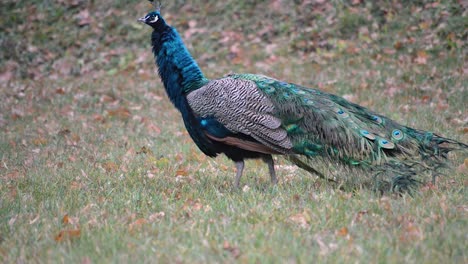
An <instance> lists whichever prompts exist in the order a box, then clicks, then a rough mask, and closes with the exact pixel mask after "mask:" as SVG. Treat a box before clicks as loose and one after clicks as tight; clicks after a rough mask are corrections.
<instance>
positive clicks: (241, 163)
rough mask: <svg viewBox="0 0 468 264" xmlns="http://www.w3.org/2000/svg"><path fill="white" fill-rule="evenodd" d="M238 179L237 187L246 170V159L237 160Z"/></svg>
mask: <svg viewBox="0 0 468 264" xmlns="http://www.w3.org/2000/svg"><path fill="white" fill-rule="evenodd" d="M235 163H236V170H237V172H236V181H235V183H234V184H235V186H236V188H239V182H240V178H241V177H242V172H243V171H244V161H243V160H241V161H236V162H235Z"/></svg>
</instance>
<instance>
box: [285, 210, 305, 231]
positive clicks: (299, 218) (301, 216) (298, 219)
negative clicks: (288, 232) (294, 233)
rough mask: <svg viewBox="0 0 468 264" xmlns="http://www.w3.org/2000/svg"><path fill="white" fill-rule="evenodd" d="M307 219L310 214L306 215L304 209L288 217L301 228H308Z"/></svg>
mask: <svg viewBox="0 0 468 264" xmlns="http://www.w3.org/2000/svg"><path fill="white" fill-rule="evenodd" d="M308 219H309V220H310V216H309V215H308V213H307V212H306V211H304V212H302V213H298V214H295V215H292V216H290V217H289V220H290V221H292V222H293V223H295V224H297V225H299V226H300V227H302V228H308V227H309V226H310V225H309V220H308Z"/></svg>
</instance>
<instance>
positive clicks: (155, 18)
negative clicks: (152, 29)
mask: <svg viewBox="0 0 468 264" xmlns="http://www.w3.org/2000/svg"><path fill="white" fill-rule="evenodd" d="M158 19H159V18H158V17H157V16H155V17H153V19H152V20H151V21H149V23H155V22H156V21H158Z"/></svg>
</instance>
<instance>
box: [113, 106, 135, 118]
mask: <svg viewBox="0 0 468 264" xmlns="http://www.w3.org/2000/svg"><path fill="white" fill-rule="evenodd" d="M107 114H108V115H109V116H112V117H116V118H119V119H122V120H127V119H129V118H130V116H131V115H132V114H131V113H130V110H128V108H126V107H123V106H121V107H119V108H117V109H112V110H108V111H107Z"/></svg>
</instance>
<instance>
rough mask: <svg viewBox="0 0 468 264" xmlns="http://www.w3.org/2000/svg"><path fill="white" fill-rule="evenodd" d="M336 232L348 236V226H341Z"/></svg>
mask: <svg viewBox="0 0 468 264" xmlns="http://www.w3.org/2000/svg"><path fill="white" fill-rule="evenodd" d="M336 234H337V235H338V236H347V235H348V234H349V232H348V228H347V227H343V228H341V229H340V230H338V231H337V232H336Z"/></svg>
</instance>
